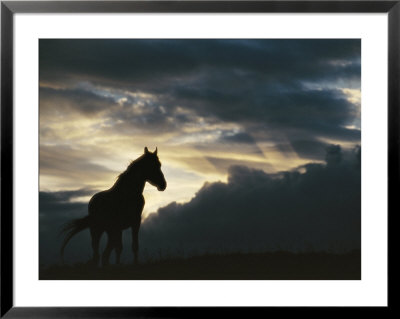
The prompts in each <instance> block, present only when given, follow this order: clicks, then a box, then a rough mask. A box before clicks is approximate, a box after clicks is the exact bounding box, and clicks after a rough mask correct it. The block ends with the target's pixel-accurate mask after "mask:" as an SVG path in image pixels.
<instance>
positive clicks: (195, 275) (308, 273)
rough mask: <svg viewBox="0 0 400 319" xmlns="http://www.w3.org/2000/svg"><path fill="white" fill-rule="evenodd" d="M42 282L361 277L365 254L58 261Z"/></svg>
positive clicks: (41, 274) (45, 270) (43, 271)
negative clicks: (111, 262)
mask: <svg viewBox="0 0 400 319" xmlns="http://www.w3.org/2000/svg"><path fill="white" fill-rule="evenodd" d="M39 279H41V280H101V279H105V280H161V279H165V280H360V279H361V252H360V251H353V252H350V253H346V254H333V253H298V254H297V253H291V252H284V251H279V252H269V253H234V254H226V255H221V254H218V255H217V254H207V255H202V256H196V257H190V258H178V257H177V258H172V257H170V258H167V259H163V260H159V261H150V262H146V263H142V264H139V265H137V266H134V265H119V266H116V265H110V266H108V267H105V268H102V267H93V266H89V265H86V264H76V265H73V266H66V265H63V266H59V265H53V266H50V267H47V268H42V269H40V271H39Z"/></svg>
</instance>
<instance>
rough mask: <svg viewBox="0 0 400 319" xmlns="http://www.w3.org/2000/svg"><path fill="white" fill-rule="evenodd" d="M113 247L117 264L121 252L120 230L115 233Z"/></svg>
mask: <svg viewBox="0 0 400 319" xmlns="http://www.w3.org/2000/svg"><path fill="white" fill-rule="evenodd" d="M114 248H115V263H116V264H119V263H120V257H121V252H122V231H121V230H120V231H118V232H117V233H116V234H115V241H114Z"/></svg>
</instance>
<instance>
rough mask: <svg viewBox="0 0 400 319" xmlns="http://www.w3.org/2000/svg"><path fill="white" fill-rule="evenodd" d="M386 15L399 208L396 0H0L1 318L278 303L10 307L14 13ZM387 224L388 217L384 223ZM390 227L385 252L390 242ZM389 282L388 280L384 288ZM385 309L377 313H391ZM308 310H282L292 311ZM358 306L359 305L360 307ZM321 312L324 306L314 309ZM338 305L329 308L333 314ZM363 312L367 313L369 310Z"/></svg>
mask: <svg viewBox="0 0 400 319" xmlns="http://www.w3.org/2000/svg"><path fill="white" fill-rule="evenodd" d="M122 12H140V13H142V12H143V13H144V12H151V13H155V12H159V13H193V12H195V13H200V12H202V13H224V12H238V13H243V12H246V13H256V12H270V13H289V12H293V13H300V12H302V13H387V14H388V35H389V38H388V45H389V47H388V67H389V68H388V115H389V116H388V128H389V132H388V136H389V138H388V143H389V145H388V150H389V154H388V159H389V162H388V169H389V171H388V172H387V173H388V181H389V184H388V204H389V211H388V213H389V212H392V214H389V215H388V217H389V218H390V217H391V216H390V215H393V213H394V212H395V211H397V206H398V204H397V194H396V191H397V189H398V188H399V143H400V139H399V126H398V120H399V99H400V93H399V92H400V81H399V75H400V55H399V53H400V50H399V49H400V32H399V31H400V0H397V1H1V313H0V316H1V317H3V316H4V317H6V318H70V317H76V318H106V317H112V318H132V317H155V318H160V317H162V318H176V317H185V318H186V317H188V318H189V317H190V318H191V317H204V316H207V315H210V314H212V315H215V316H223V315H229V314H235V315H245V316H246V317H249V316H253V313H254V314H255V313H257V315H260V314H261V315H267V314H271V313H272V312H278V311H281V310H282V308H277V307H272V308H271V307H269V308H267V307H252V308H246V307H244V308H242V307H240V308H224V307H218V308H209V307H202V308H192V307H159V308H157V307H155V308H146V307H116V308H115V307H101V308H99V307H84V308H80V307H64V308H59V307H34V308H25V307H14V303H13V160H14V159H13V19H14V14H16V13H122ZM389 225H391V223H390V220H389V223H388V228H389ZM388 231H389V238H388V243H389V246H388V247H389V251H388V261H390V260H389V252H390V248H391V245H390V243H391V242H392V241H391V240H390V235H391V234H392V232H390V229H388ZM389 284H390V282H389V280H388V286H389ZM391 296H392V295H391V294H390V293H389V299H388V307H381V308H379V309H378V310H379V311H389V310H390V309H391V306H392V304H393V302H391ZM309 309H310V308H305V307H303V308H294V307H290V308H286V309H285V311H286V310H292V311H293V310H295V311H296V315H303V312H305V311H307V310H309ZM358 309H359V310H360V308H358ZM313 310H314V311H318V312H322V311H325V310H326V308H325V307H323V308H314V309H313ZM339 310H340V307H336V308H333V309H330V312H331V314H332V315H335V314H336V313H337V311H339ZM366 311H370V310H369V309H367V310H366Z"/></svg>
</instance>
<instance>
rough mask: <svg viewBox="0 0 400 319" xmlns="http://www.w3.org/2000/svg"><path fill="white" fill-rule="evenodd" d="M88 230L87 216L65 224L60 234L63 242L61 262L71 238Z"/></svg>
mask: <svg viewBox="0 0 400 319" xmlns="http://www.w3.org/2000/svg"><path fill="white" fill-rule="evenodd" d="M86 228H89V216H86V217H83V218H77V219H74V220H72V221H70V222H68V223H65V224H64V225H63V226H62V228H61V231H60V233H61V234H63V235H64V236H65V237H64V240H63V243H62V246H61V260H62V261H64V249H65V246H67V244H68V242H69V241H70V239H71V238H72V237H74V236H75V235H76V234H77V233H79V232H81V231H82V230H84V229H86Z"/></svg>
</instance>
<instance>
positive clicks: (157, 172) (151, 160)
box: [144, 147, 167, 191]
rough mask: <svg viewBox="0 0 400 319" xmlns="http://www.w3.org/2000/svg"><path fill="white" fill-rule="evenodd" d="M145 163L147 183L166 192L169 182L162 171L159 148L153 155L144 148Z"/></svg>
mask: <svg viewBox="0 0 400 319" xmlns="http://www.w3.org/2000/svg"><path fill="white" fill-rule="evenodd" d="M144 163H145V164H144V165H145V167H144V168H145V169H144V172H145V179H146V181H147V182H149V183H150V184H151V185H153V186H156V187H157V189H158V190H159V191H164V190H165V188H166V187H167V182H166V181H165V178H164V174H163V172H162V171H161V162H160V160H159V159H158V156H157V148H156V150H155V151H154V152H153V153H151V152H149V150H148V149H147V147H145V148H144Z"/></svg>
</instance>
